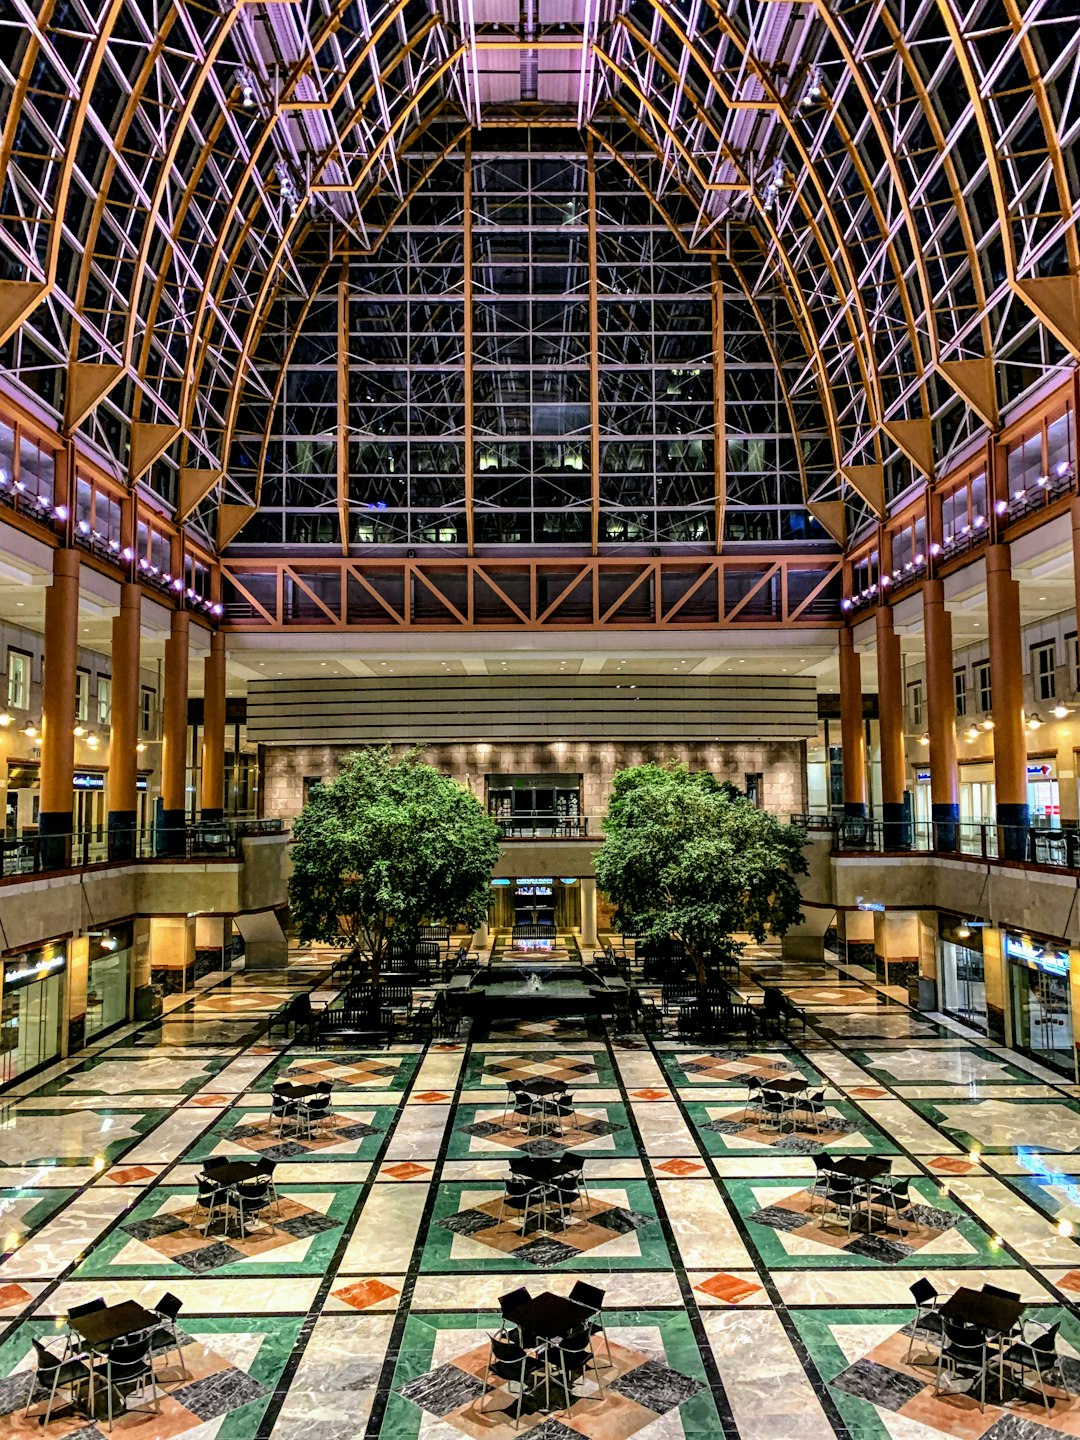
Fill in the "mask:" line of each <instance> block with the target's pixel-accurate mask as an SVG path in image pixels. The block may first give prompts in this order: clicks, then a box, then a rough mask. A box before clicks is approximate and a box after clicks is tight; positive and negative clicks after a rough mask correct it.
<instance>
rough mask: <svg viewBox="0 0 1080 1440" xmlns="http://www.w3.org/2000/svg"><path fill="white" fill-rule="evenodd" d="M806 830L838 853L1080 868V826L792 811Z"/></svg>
mask: <svg viewBox="0 0 1080 1440" xmlns="http://www.w3.org/2000/svg"><path fill="white" fill-rule="evenodd" d="M791 822H792V824H793V825H798V826H800V827H801V828H802V829H804V830H808V831H813V832H815V833H819V834H820V833H827V834H829V835H830V837H831V843H832V849H833V850H834V852H836V853H837V854H879V855H881V854H888V855H896V854H905V853H915V854H923V855H958V856H961V857H963V856H971V857H974V858H977V859H980V860H1007V861H1013V862H1016V863H1019V864H1028V865H1039V866H1045V867H1046V868H1047V869H1050V870H1080V829H1078V828H1076V827H1072V826H1070V827H1068V828H1065V829H1060V830H1048V829H1043V828H1040V827H1038V826H1033V825H995V824H986V823H983V822H980V821H973V820H938V821H933V820H885V821H882V820H869V819H866V820H864V819H861V818H858V817H853V816H850V815H849V816H836V815H824V814H817V815H808V814H801V815H792V817H791Z"/></svg>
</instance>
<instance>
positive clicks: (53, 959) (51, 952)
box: [4, 946, 67, 990]
mask: <svg viewBox="0 0 1080 1440" xmlns="http://www.w3.org/2000/svg"><path fill="white" fill-rule="evenodd" d="M37 956H40V957H41V958H40V959H37V958H35V957H37ZM66 964H67V950H66V949H65V948H64V947H63V946H56V947H55V948H50V949H48V950H30V951H27V953H26V954H25V955H16V956H14V957H13V959H12V960H11V963H10V964H9V965H8V966H7V967H6V968H5V970H4V988H5V989H7V990H11V989H14V988H15V987H16V986H18V985H29V984H30V983H31V982H33V981H35V980H45V979H47V978H48V976H50V975H55V974H56V972H57V971H58V970H62V969H63V968H64V966H65V965H66Z"/></svg>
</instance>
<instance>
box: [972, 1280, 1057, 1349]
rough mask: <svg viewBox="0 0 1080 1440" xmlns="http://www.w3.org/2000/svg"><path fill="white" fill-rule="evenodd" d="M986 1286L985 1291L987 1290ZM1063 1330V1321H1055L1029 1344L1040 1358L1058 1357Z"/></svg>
mask: <svg viewBox="0 0 1080 1440" xmlns="http://www.w3.org/2000/svg"><path fill="white" fill-rule="evenodd" d="M985 1288H986V1287H985V1285H984V1286H983V1289H984V1290H985ZM1060 1329H1061V1321H1060V1320H1055V1321H1054V1323H1053V1325H1051V1326H1050V1327H1049V1328H1048V1329H1046V1330H1044V1331H1043V1332H1042V1334H1041V1335H1036V1336H1035V1338H1034V1340H1029V1341H1028V1342H1027V1343H1028V1345H1029V1346H1030V1348H1031V1349H1032V1350H1034V1351H1035V1353H1036V1355H1038V1356H1039V1357H1047V1358H1049V1357H1050V1356H1055V1357H1056V1356H1057V1333H1058V1331H1059V1330H1060Z"/></svg>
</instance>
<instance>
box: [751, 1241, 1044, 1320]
mask: <svg viewBox="0 0 1080 1440" xmlns="http://www.w3.org/2000/svg"><path fill="white" fill-rule="evenodd" d="M922 1253H923V1252H921V1251H920V1254H922ZM953 1253H955V1250H954V1251H953ZM924 1275H925V1276H926V1278H927V1279H928V1280H929V1281H930V1282H931V1283H932V1284H933V1285H934V1286H936V1287H937V1290H938V1291H939V1293H940V1294H941V1295H942V1296H945V1295H951V1294H952V1292H953V1291H954V1290H959V1289H960V1288H961V1286H968V1287H970V1288H972V1289H976V1290H977V1289H978V1288H979V1287H980V1286H981V1285H985V1284H987V1283H989V1284H991V1285H1001V1286H1004V1287H1005V1288H1006V1289H1008V1290H1015V1291H1017V1292H1018V1293H1019V1294H1020V1296H1021V1298H1022V1299H1024V1300H1030V1301H1033V1302H1035V1301H1037V1302H1039V1303H1041V1304H1048V1303H1052V1299H1053V1297H1052V1296H1051V1295H1050V1293H1049V1291H1048V1290H1047V1288H1046V1286H1045V1285H1042V1284H1040V1282H1039V1281H1038V1280H1037V1279H1036V1278H1035V1277H1034V1276H1032V1275H1029V1274H1028V1272H1027V1271H1026V1270H1020V1269H1013V1270H1008V1269H1006V1270H977V1269H963V1270H935V1269H934V1268H933V1267H932V1265H930V1264H928V1265H927V1266H926V1268H925V1269H920V1270H918V1271H911V1270H900V1269H887V1268H886V1267H885V1266H879V1267H878V1268H877V1269H875V1270H841V1269H839V1268H838V1269H835V1270H775V1271H773V1274H772V1281H773V1284H774V1285H775V1286H776V1289H777V1292H778V1293H779V1295H780V1298H781V1299H782V1300H783V1301H784V1303H785V1304H786V1305H853V1306H856V1307H858V1308H861V1309H866V1308H867V1307H868V1306H870V1305H907V1306H909V1307H911V1306H913V1305H914V1303H915V1302H914V1301H913V1300H912V1298H911V1291H910V1288H909V1287H910V1286H911V1284H912V1282H913V1281H914V1280H915V1279H917V1278H919V1277H921V1276H924ZM897 1323H898V1324H900V1323H902V1322H900V1321H898V1322H897Z"/></svg>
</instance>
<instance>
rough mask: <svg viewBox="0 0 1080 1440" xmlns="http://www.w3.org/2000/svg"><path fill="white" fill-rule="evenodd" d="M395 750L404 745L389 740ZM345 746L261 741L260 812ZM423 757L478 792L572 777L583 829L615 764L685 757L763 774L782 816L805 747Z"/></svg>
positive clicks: (724, 770) (694, 764) (511, 748)
mask: <svg viewBox="0 0 1080 1440" xmlns="http://www.w3.org/2000/svg"><path fill="white" fill-rule="evenodd" d="M395 749H397V750H399V751H400V750H403V749H404V747H402V746H396V747H395ZM346 754H348V750H347V749H346V748H339V747H335V746H332V745H264V746H261V747H260V763H261V771H262V774H261V785H260V793H261V795H262V804H263V812H264V814H266V815H271V816H283V817H284V818H286V819H291V818H292V817H293V816H295V815H297V814H298V813H299V812H300V809H301V808H302V806H303V797H304V780H305V779H307V778H310V779H320V780H321V779H331V778H332V777H333V776H334V775H335V774H336V773H337V770H338V766H339V765H340V763H341V760H342V758H343V756H344V755H346ZM424 756H425V759H426V760H427V761H428V762H429V763H430V764H431V765H434V766H435V768H436V769H438V770H441V771H443V772H444V773H445V774H448V775H452V776H454V778H455V779H458V780H461V781H463V782H464V783H465V784H467V785H468V786H469V788H470V789H471V790H472V791H473V793H474V794H475V795H476V796H477V798H478V799H480V800H483V799H484V797H485V781H486V777H487V776H489V775H580V776H581V777H582V813H583V814H585V815H587V816H589V817H590V822H589V833H590V835H592V834H593V833H595V831H596V829H597V828H598V827H599V817H600V816H602V815H603V813H604V811H605V809H606V808H607V799H608V794H609V792H610V789H611V781H612V777H613V776H614V775H615V772H616V771H618V770H623V769H625V768H626V767H627V766H630V765H640V764H643V763H645V762H646V761H650V760H655V761H664V760H669V759H675V760H682V761H685V762H686V763H687V764H688V765H689V766H690V768H691V769H693V770H710V771H711V772H712V773H713V774H714V775H716V776H717V777H718V778H719V779H722V780H731V781H732V782H733V783H734V784H736V785H738V786H740V787H742V786H743V784H744V782H745V777H746V776H747V775H750V774H760V775H763V776H764V805H765V808H766V809H767V810H771V811H772V812H773V813H774V814H776V815H780V816H783V817H786V816H787V815H789V814H790V813H792V812H795V811H801V810H804V809H805V808H806V746H805V742H804V741H802V740H770V741H757V742H754V741H740V742H736V743H717V744H683V743H678V742H672V743H671V744H665V745H662V746H660V745H657V746H645V745H637V744H623V743H619V742H606V741H605V742H602V743H586V742H569V741H565V742H564V741H555V742H546V741H543V742H536V743H530V744H519V745H490V744H485V743H483V742H475V743H472V744H461V745H432V746H429V747H427V748H426V750H425V751H424Z"/></svg>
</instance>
